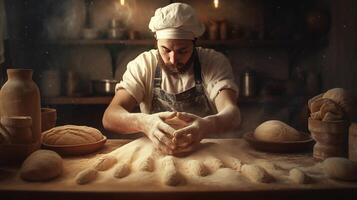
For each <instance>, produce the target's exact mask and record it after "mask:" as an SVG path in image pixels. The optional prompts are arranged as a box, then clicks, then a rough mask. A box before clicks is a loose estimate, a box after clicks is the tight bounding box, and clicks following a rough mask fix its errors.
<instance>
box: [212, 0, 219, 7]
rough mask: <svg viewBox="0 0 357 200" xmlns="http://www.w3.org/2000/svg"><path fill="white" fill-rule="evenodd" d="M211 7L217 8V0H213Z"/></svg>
mask: <svg viewBox="0 0 357 200" xmlns="http://www.w3.org/2000/svg"><path fill="white" fill-rule="evenodd" d="M213 6H214V8H218V7H219V0H213Z"/></svg>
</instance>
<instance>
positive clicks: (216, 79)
mask: <svg viewBox="0 0 357 200" xmlns="http://www.w3.org/2000/svg"><path fill="white" fill-rule="evenodd" d="M205 56H207V60H206V62H204V65H203V67H202V70H203V79H204V82H205V83H206V90H207V93H208V96H209V98H210V100H211V101H212V102H214V100H215V98H216V97H217V95H218V93H219V92H220V91H221V90H223V89H231V90H233V91H235V92H236V93H237V95H238V92H239V89H238V86H237V84H236V82H235V80H234V75H233V72H232V66H231V64H230V62H229V60H228V59H227V57H226V56H224V55H223V54H222V53H219V52H216V51H212V52H210V53H208V54H207V55H205Z"/></svg>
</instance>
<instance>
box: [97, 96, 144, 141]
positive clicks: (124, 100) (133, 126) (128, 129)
mask: <svg viewBox="0 0 357 200" xmlns="http://www.w3.org/2000/svg"><path fill="white" fill-rule="evenodd" d="M136 105H138V103H137V102H136V100H135V99H134V97H132V96H131V95H130V94H129V93H128V92H127V91H126V90H125V89H119V90H118V91H117V92H116V93H115V96H114V98H113V100H112V101H111V102H110V104H109V106H108V108H107V109H106V110H105V112H104V115H103V126H104V128H105V129H107V130H110V131H113V132H119V133H123V134H126V133H135V132H140V131H143V128H142V127H141V124H142V123H143V122H142V119H143V116H144V114H142V113H130V112H131V111H132V110H133V109H134V107H135V106H136Z"/></svg>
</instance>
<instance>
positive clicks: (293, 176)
mask: <svg viewBox="0 0 357 200" xmlns="http://www.w3.org/2000/svg"><path fill="white" fill-rule="evenodd" d="M289 179H290V180H291V181H292V182H293V183H297V184H305V183H307V182H308V177H307V175H306V174H305V173H304V172H303V171H301V170H300V169H297V168H293V169H291V170H290V171H289Z"/></svg>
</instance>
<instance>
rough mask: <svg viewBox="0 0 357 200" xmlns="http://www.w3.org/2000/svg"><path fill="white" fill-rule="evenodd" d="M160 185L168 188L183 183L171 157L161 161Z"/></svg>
mask: <svg viewBox="0 0 357 200" xmlns="http://www.w3.org/2000/svg"><path fill="white" fill-rule="evenodd" d="M161 165H162V177H161V180H162V183H163V184H165V185H168V186H176V185H179V184H180V183H182V182H183V178H182V176H181V175H180V173H179V172H178V171H177V169H176V166H175V161H174V159H173V157H172V156H166V157H164V158H163V159H162V161H161Z"/></svg>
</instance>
